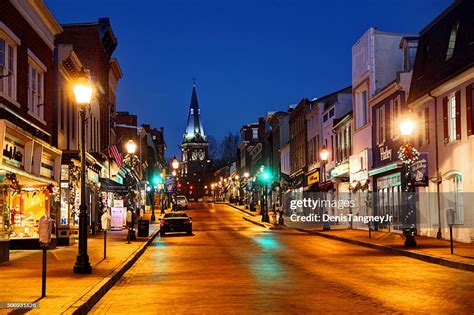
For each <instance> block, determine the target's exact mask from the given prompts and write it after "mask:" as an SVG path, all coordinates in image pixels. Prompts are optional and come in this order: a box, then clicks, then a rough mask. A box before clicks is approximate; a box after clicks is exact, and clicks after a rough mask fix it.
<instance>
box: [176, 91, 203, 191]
mask: <svg viewBox="0 0 474 315" xmlns="http://www.w3.org/2000/svg"><path fill="white" fill-rule="evenodd" d="M208 149H209V143H208V142H207V139H206V135H205V134H204V129H203V127H202V121H201V109H200V108H199V103H198V98H197V93H196V85H195V84H194V83H193V91H192V95H191V103H190V104H189V111H188V121H187V124H186V129H185V131H184V135H183V142H182V143H181V161H182V164H181V169H180V173H181V178H182V179H181V180H180V181H181V182H182V185H183V187H182V190H183V191H184V192H185V193H186V194H187V195H188V197H191V198H194V197H201V196H202V195H203V194H204V185H205V183H204V181H205V176H206V172H207V170H208V165H209V162H210V160H209V154H208Z"/></svg>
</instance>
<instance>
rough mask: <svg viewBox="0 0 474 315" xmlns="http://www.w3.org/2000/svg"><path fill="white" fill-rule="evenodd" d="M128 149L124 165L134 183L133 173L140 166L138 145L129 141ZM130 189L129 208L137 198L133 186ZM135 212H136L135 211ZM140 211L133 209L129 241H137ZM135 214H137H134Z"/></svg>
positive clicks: (137, 185) (137, 186)
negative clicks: (137, 221)
mask: <svg viewBox="0 0 474 315" xmlns="http://www.w3.org/2000/svg"><path fill="white" fill-rule="evenodd" d="M126 149H127V155H126V156H125V159H124V164H126V165H127V166H128V167H129V174H128V176H129V179H130V181H132V179H133V175H132V172H133V171H134V169H135V166H137V165H138V164H139V160H138V157H137V156H136V155H135V152H136V151H137V145H136V143H135V142H134V141H133V140H131V139H130V140H128V142H127V144H126ZM139 184H140V183H139V182H138V183H137V184H136V188H137V191H139ZM128 189H129V196H128V197H129V198H128V199H129V206H130V207H132V204H133V203H134V199H135V198H134V197H135V194H134V193H133V194H132V190H131V186H129V187H128ZM133 210H135V211H133ZM139 211H140V210H139V209H138V207H137V209H133V208H132V213H133V215H132V222H131V225H130V226H129V229H128V232H129V240H135V239H136V236H135V230H134V227H135V217H138V216H139V215H140V213H139ZM134 212H135V213H134Z"/></svg>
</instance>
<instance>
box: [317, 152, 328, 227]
mask: <svg viewBox="0 0 474 315" xmlns="http://www.w3.org/2000/svg"><path fill="white" fill-rule="evenodd" d="M319 157H320V158H321V183H322V184H323V185H324V184H325V183H326V164H327V162H328V158H329V151H328V149H326V146H323V147H322V148H321V151H320V152H319ZM324 197H326V192H324ZM324 212H325V213H326V212H327V210H326V208H325V209H324ZM330 229H331V224H330V223H329V221H327V220H323V230H324V231H328V230H330Z"/></svg>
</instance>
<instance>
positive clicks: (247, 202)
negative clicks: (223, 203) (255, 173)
mask: <svg viewBox="0 0 474 315" xmlns="http://www.w3.org/2000/svg"><path fill="white" fill-rule="evenodd" d="M249 177H250V174H249V172H245V173H244V180H245V197H244V198H245V209H248V208H249V197H248V181H249Z"/></svg>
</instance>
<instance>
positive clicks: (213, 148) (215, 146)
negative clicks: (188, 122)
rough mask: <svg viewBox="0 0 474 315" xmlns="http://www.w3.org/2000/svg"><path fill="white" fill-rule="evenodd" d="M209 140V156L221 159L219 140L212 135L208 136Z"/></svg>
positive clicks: (213, 158) (212, 158)
mask: <svg viewBox="0 0 474 315" xmlns="http://www.w3.org/2000/svg"><path fill="white" fill-rule="evenodd" d="M207 142H209V149H208V153H209V157H210V158H211V160H214V161H216V160H219V159H220V150H219V140H217V139H216V137H214V136H212V135H208V136H207Z"/></svg>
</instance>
